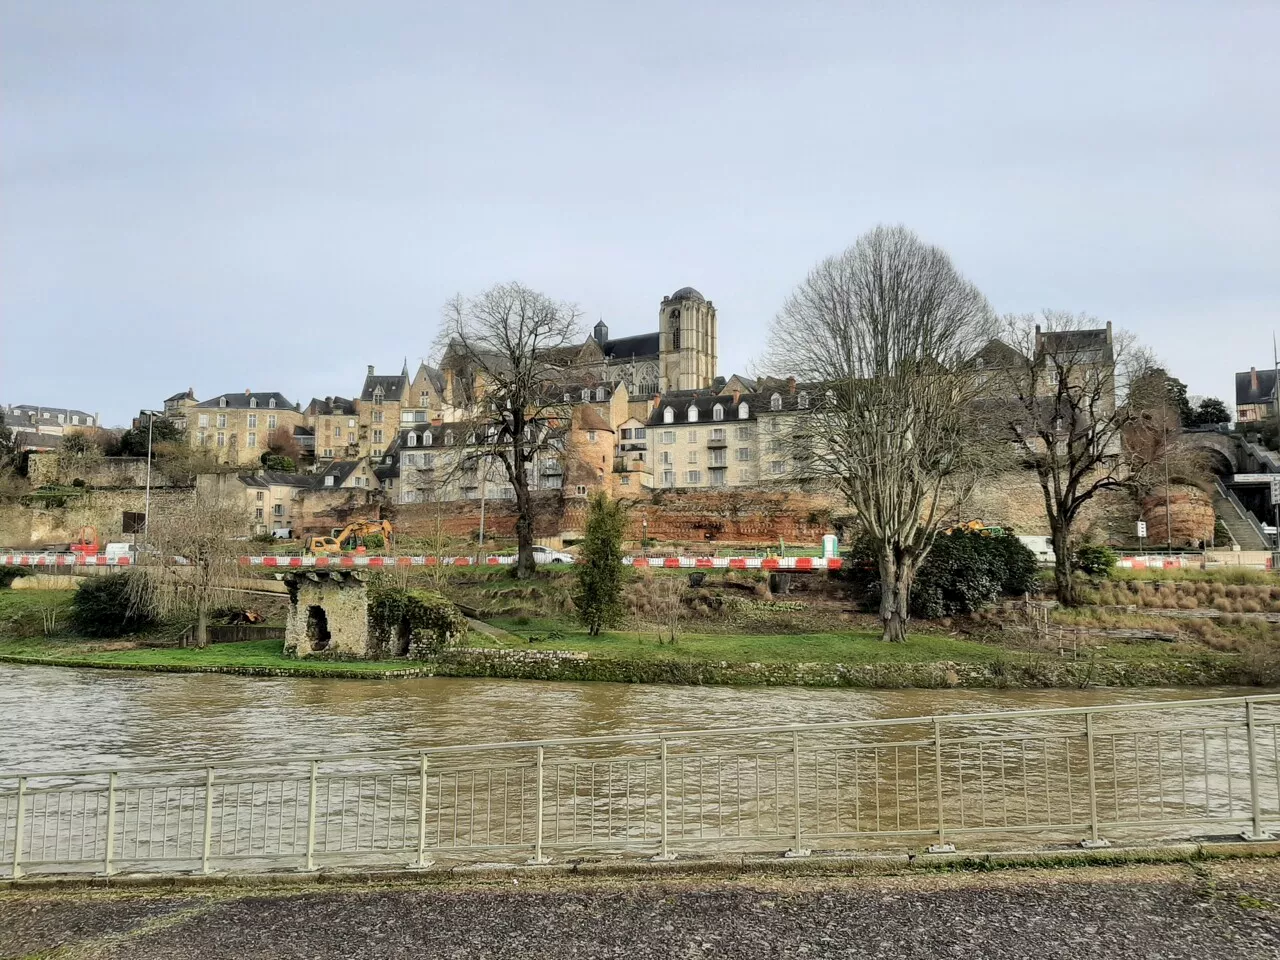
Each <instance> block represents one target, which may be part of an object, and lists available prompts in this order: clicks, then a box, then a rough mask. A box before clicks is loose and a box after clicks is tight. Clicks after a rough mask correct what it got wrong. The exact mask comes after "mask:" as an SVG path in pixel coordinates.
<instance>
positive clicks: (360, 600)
mask: <svg viewBox="0 0 1280 960" xmlns="http://www.w3.org/2000/svg"><path fill="white" fill-rule="evenodd" d="M364 581H365V575H364V574H362V573H343V572H340V571H337V570H314V571H309V572H307V573H305V574H297V575H292V576H290V577H288V578H287V579H286V580H285V583H286V584H288V587H289V613H288V616H287V618H286V619H285V626H284V651H285V653H287V654H291V655H293V656H296V657H309V656H311V655H312V654H317V653H327V654H332V655H339V656H348V657H368V656H370V655H371V654H372V646H371V644H370V638H369V590H368V587H367V586H366V585H365V582H364Z"/></svg>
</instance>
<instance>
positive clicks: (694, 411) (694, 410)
mask: <svg viewBox="0 0 1280 960" xmlns="http://www.w3.org/2000/svg"><path fill="white" fill-rule="evenodd" d="M689 422H690V423H697V422H698V406H697V404H694V403H691V404H689Z"/></svg>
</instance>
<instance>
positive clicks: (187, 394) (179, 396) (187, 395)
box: [164, 387, 196, 403]
mask: <svg viewBox="0 0 1280 960" xmlns="http://www.w3.org/2000/svg"><path fill="white" fill-rule="evenodd" d="M195 398H196V394H195V391H194V390H192V389H191V388H190V387H187V389H186V390H184V391H182V393H175V394H174V395H173V396H172V397H165V398H164V402H165V403H173V402H175V401H177V400H194V399H195Z"/></svg>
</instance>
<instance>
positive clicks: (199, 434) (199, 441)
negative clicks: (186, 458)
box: [196, 430, 209, 447]
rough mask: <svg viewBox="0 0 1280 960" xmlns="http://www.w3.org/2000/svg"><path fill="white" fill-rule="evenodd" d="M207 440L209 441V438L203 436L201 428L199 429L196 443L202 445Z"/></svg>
mask: <svg viewBox="0 0 1280 960" xmlns="http://www.w3.org/2000/svg"><path fill="white" fill-rule="evenodd" d="M208 442H209V438H208V437H207V436H205V432H204V431H203V430H201V431H200V432H199V433H197V434H196V443H197V444H199V445H200V446H202V447H203V446H204V445H205V444H206V443H208Z"/></svg>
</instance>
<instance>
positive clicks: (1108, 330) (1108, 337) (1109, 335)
mask: <svg viewBox="0 0 1280 960" xmlns="http://www.w3.org/2000/svg"><path fill="white" fill-rule="evenodd" d="M1110 342H1111V321H1110V320H1108V321H1107V343H1110Z"/></svg>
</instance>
